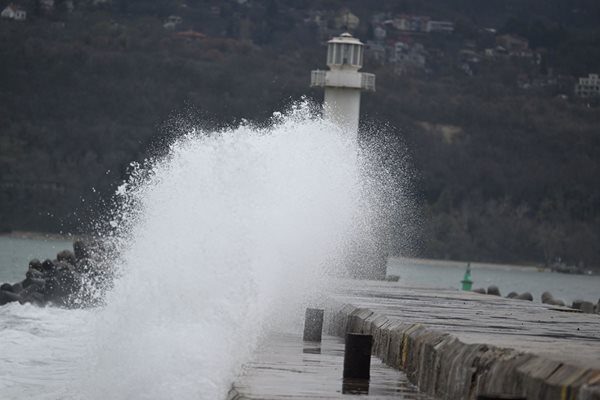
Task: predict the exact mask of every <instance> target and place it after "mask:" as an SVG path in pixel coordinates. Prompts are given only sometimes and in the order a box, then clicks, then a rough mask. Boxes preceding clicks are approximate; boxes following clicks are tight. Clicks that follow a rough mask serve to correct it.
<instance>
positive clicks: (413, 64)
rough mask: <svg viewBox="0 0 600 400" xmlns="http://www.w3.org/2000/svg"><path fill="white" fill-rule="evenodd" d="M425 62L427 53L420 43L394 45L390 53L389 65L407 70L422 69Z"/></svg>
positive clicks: (398, 43) (397, 43)
mask: <svg viewBox="0 0 600 400" xmlns="http://www.w3.org/2000/svg"><path fill="white" fill-rule="evenodd" d="M426 61H427V52H426V51H425V47H424V46H423V45H422V44H421V43H414V44H410V43H405V42H396V43H394V45H393V47H392V49H391V52H390V63H392V64H397V65H401V66H404V67H406V68H408V69H423V68H425V63H426Z"/></svg>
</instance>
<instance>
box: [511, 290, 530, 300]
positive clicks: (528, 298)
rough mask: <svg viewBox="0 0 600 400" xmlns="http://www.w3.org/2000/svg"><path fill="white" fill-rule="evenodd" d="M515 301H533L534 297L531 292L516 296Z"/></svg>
mask: <svg viewBox="0 0 600 400" xmlns="http://www.w3.org/2000/svg"><path fill="white" fill-rule="evenodd" d="M515 299H519V300H529V301H533V296H532V295H531V293H529V292H524V293H521V294H520V295H518V296H516V297H515Z"/></svg>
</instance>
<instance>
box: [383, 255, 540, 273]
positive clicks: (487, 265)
mask: <svg viewBox="0 0 600 400" xmlns="http://www.w3.org/2000/svg"><path fill="white" fill-rule="evenodd" d="M390 259H393V260H395V261H397V262H399V263H406V264H413V265H429V266H431V265H438V266H443V267H463V268H466V266H467V264H469V263H470V264H471V268H476V269H477V268H484V269H504V270H511V269H521V270H522V269H531V270H539V268H543V267H542V266H539V267H538V266H535V265H518V264H503V263H491V262H472V261H455V260H436V259H430V258H412V257H390Z"/></svg>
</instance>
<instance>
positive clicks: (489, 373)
mask: <svg viewBox="0 0 600 400" xmlns="http://www.w3.org/2000/svg"><path fill="white" fill-rule="evenodd" d="M326 314H327V316H328V318H327V320H326V328H325V329H327V331H328V333H329V334H331V335H337V336H344V335H345V333H347V332H353V333H369V334H371V335H373V340H374V344H373V354H374V355H376V356H378V357H379V358H381V359H382V360H383V361H384V362H385V363H386V364H388V365H390V366H392V367H395V368H398V369H401V370H402V371H404V372H405V373H406V374H407V376H408V377H409V379H410V380H411V381H412V382H413V383H414V384H416V385H418V386H419V388H420V390H421V391H424V392H426V393H428V394H430V395H433V396H435V397H436V398H439V399H447V400H459V399H475V398H476V396H477V395H478V394H484V393H485V394H505V395H523V396H526V398H527V399H528V400H571V399H577V400H600V370H598V369H592V368H586V367H582V366H576V365H572V364H569V363H563V362H559V361H556V360H553V359H549V358H545V357H544V356H542V355H537V354H532V353H527V352H522V351H517V350H514V349H510V348H500V347H497V346H493V345H487V344H466V343H463V342H461V341H460V340H459V339H458V338H457V337H456V336H455V335H453V334H452V333H447V332H443V331H441V330H438V329H434V328H431V327H428V326H426V325H421V324H415V323H406V324H405V323H402V321H401V319H398V318H393V319H392V318H388V317H386V316H385V315H382V314H377V313H375V312H373V311H371V310H369V309H368V308H358V307H355V306H352V305H348V304H341V303H340V304H337V305H335V306H332V308H330V309H329V310H328V312H327V313H326ZM598 346H600V342H599V343H598Z"/></svg>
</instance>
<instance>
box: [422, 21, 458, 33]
mask: <svg viewBox="0 0 600 400" xmlns="http://www.w3.org/2000/svg"><path fill="white" fill-rule="evenodd" d="M425 30H426V31H427V32H438V33H452V32H454V23H453V22H450V21H427V24H426V25H425Z"/></svg>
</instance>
